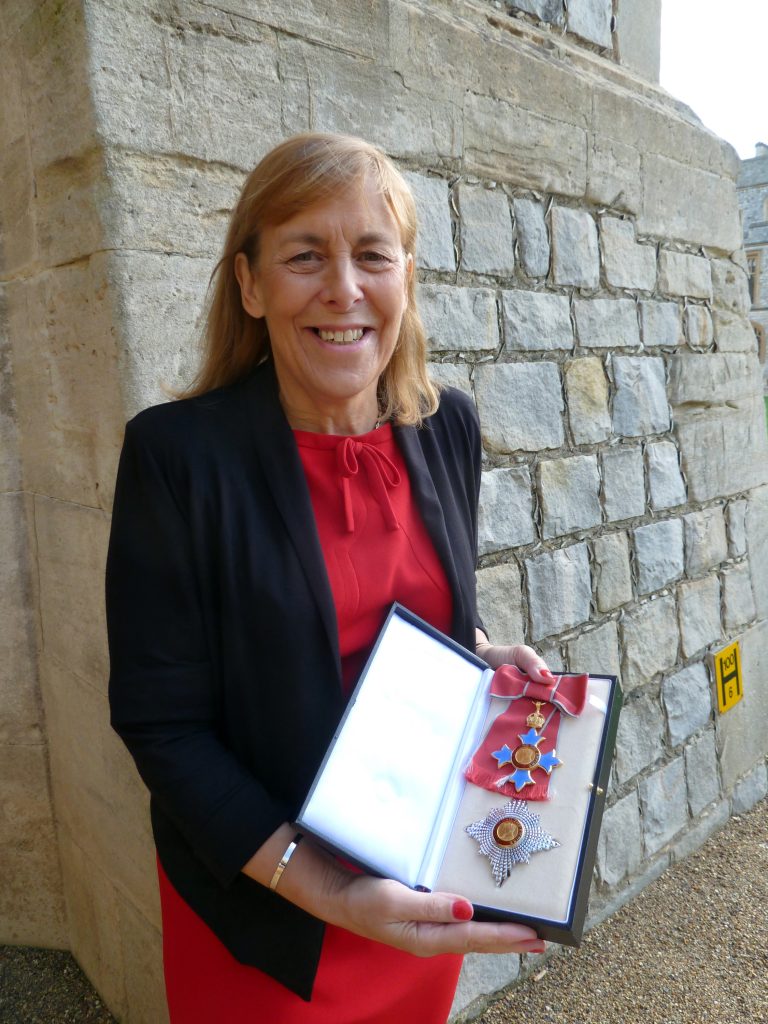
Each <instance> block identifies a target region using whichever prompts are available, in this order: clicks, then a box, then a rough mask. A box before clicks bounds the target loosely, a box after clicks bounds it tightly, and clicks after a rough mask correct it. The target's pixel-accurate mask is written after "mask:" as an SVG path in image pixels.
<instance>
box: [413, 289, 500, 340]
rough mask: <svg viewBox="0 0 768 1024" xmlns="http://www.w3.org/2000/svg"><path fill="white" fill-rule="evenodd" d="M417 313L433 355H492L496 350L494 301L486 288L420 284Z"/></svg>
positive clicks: (497, 333) (496, 336) (496, 335)
mask: <svg viewBox="0 0 768 1024" xmlns="http://www.w3.org/2000/svg"><path fill="white" fill-rule="evenodd" d="M419 311H420V312H421V316H422V320H423V321H424V328H425V330H426V332H427V343H428V344H429V347H430V349H431V350H432V351H433V352H483V351H490V352H495V351H496V349H497V348H498V347H499V344H500V338H499V324H498V319H497V317H496V297H495V295H494V293H493V292H492V291H491V290H490V289H489V288H453V287H451V286H450V285H447V284H422V285H420V286H419Z"/></svg>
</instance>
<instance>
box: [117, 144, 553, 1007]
mask: <svg viewBox="0 0 768 1024" xmlns="http://www.w3.org/2000/svg"><path fill="white" fill-rule="evenodd" d="M415 238H416V215H415V209H414V203H413V198H412V197H411V195H410V192H409V191H408V188H407V185H406V184H405V182H404V180H403V178H402V177H401V176H400V174H399V173H398V172H397V170H396V168H395V167H394V166H393V165H392V164H391V163H390V161H389V160H388V159H387V158H386V157H385V156H384V155H383V154H382V153H380V152H379V151H378V150H377V149H375V148H374V147H372V146H370V145H368V144H367V143H365V142H363V141H362V140H360V139H353V138H348V137H345V136H334V135H304V136H298V137H296V138H294V139H289V140H288V141H287V142H285V143H283V144H282V145H281V146H279V147H278V148H277V149H276V150H274V151H273V152H272V153H270V154H268V155H267V156H266V157H265V158H264V160H263V161H262V162H261V164H259V166H258V167H257V168H256V169H255V170H254V171H253V173H252V174H251V175H250V176H249V178H248V179H247V181H246V183H245V185H244V188H243V192H242V195H241V197H240V200H239V202H238V204H237V207H236V209H235V211H234V213H233V217H232V222H231V225H230V229H229V232H228V235H227V239H226V244H225V250H224V255H223V256H222V259H221V260H220V261H219V264H218V266H217V268H216V271H215V274H214V281H215V284H214V293H213V300H212V303H211V307H210V311H209V317H208V331H207V340H208V349H207V354H206V358H205V361H204V364H203V367H202V369H201V372H200V375H199V376H198V379H197V381H196V382H195V384H194V386H193V388H192V389H191V390H190V392H189V393H188V394H187V396H186V397H185V398H184V399H183V400H181V401H178V402H175V403H171V404H168V405H164V406H159V407H157V408H154V409H148V410H145V412H143V413H141V414H140V415H139V416H137V417H136V418H135V419H134V420H133V421H131V423H129V424H128V428H127V430H126V438H125V444H124V447H123V453H122V456H121V460H120V469H119V474H118V481H117V487H116V493H115V503H114V514H113V524H112V536H111V540H110V550H109V560H108V567H107V599H108V602H107V603H108V626H109V643H110V658H111V676H110V699H111V705H112V720H113V724H114V726H115V728H116V729H117V730H118V732H119V733H120V735H121V736H122V737H123V739H124V740H125V742H126V744H127V746H128V747H129V749H130V751H131V753H132V754H133V756H134V758H135V760H136V764H137V766H138V769H139V771H140V773H141V775H142V777H143V779H144V781H145V782H146V784H147V786H148V787H149V789H150V792H151V797H152V799H151V808H152V825H153V831H154V837H155V842H156V845H157V851H158V874H159V880H160V896H161V905H162V914H163V949H164V965H165V976H166V988H167V993H168V1003H169V1009H170V1016H171V1021H172V1022H173V1024H197V1022H198V1021H212V1020H224V1021H227V1024H239V1022H243V1024H245V1022H246V1021H248V1022H250V1021H253V1020H256V1019H258V1020H263V1021H274V1022H280V1024H293V1022H296V1024H299V1022H301V1024H362V1022H366V1024H390V1022H391V1021H393V1020H396V1019H402V1020H403V1021H415V1020H418V1021H419V1022H420V1024H442V1022H444V1021H445V1019H446V1016H447V1014H448V1012H449V1008H450V1005H451V1001H452V998H453V993H454V989H455V986H456V980H457V977H458V971H459V967H460V963H461V958H460V956H458V955H456V954H460V953H464V952H468V951H470V950H476V951H480V952H497V953H499V952H509V951H518V952H537V951H541V950H542V949H543V943H541V942H540V941H539V939H538V938H537V937H536V934H535V933H534V932H533V930H532V929H530V928H527V927H525V926H522V925H516V924H490V923H476V922H474V921H472V920H471V918H472V906H471V904H470V903H469V902H468V901H467V900H466V899H464V898H463V897H462V896H461V895H460V894H455V893H423V892H413V891H411V890H410V889H408V888H407V887H405V886H403V885H401V884H400V883H397V882H394V881H388V880H385V879H379V878H370V877H368V876H366V875H363V874H360V873H358V872H356V871H353V870H351V869H350V868H349V866H347V865H345V864H343V863H341V862H339V861H338V860H336V859H335V858H333V857H330V856H329V855H327V854H325V853H324V852H323V851H322V850H321V849H320V848H319V847H318V846H316V845H315V844H314V843H313V842H312V841H311V839H309V838H303V837H301V836H300V835H299V834H297V832H296V829H295V827H293V826H292V825H291V824H290V822H291V821H293V820H295V816H296V815H297V813H298V810H299V808H300V807H301V804H302V802H303V799H304V797H305V795H306V793H307V790H308V788H309V786H310V784H311V782H312V779H313V777H314V774H315V772H316V769H317V767H318V765H319V764H320V762H321V760H322V757H323V754H324V752H325V749H326V747H327V745H328V742H329V741H330V739H331V737H332V736H333V733H334V730H335V729H336V727H337V726H338V723H339V720H340V718H341V715H342V713H343V710H344V706H345V701H346V699H347V697H348V695H349V693H350V692H351V689H352V687H353V686H354V683H355V681H356V678H357V676H358V674H359V671H360V668H361V666H362V664H363V663H364V661H365V659H366V657H367V654H368V652H369V651H370V648H371V646H372V644H373V642H374V639H375V637H376V634H377V631H378V629H379V627H380V626H381V624H382V622H383V620H384V618H385V615H386V612H387V610H388V608H389V607H390V605H391V604H392V602H393V601H395V600H397V601H400V602H401V603H402V604H404V605H406V606H408V607H410V608H411V609H412V610H413V611H415V612H416V613H417V614H419V615H421V616H422V617H423V618H425V619H427V620H428V621H429V622H431V623H432V624H433V625H435V626H436V627H437V628H439V629H441V630H443V631H444V632H447V633H450V635H451V636H452V637H453V638H454V639H455V640H457V641H458V642H459V643H461V644H463V645H464V646H467V647H470V648H473V647H475V646H477V649H478V650H481V651H482V655H483V657H484V658H486V660H487V661H488V662H489V663H490V664H492V665H494V666H497V665H499V664H501V663H503V662H505V661H511V662H512V663H514V664H517V665H518V666H519V667H520V668H522V669H524V670H525V671H527V672H528V673H529V674H530V675H531V677H532V678H533V679H536V680H538V681H543V680H545V679H546V678H547V676H548V675H549V673H548V670H547V669H546V666H545V665H544V663H543V662H542V660H541V658H539V657H538V655H536V654H535V652H534V651H533V650H531V648H528V647H525V646H521V645H518V646H511V647H496V646H493V645H491V644H490V643H489V642H488V639H487V637H486V636H485V634H484V633H483V632H482V630H481V628H480V624H479V621H478V618H477V610H476V597H475V575H474V573H475V562H476V535H477V501H478V491H479V486H480V462H481V451H480V432H479V427H478V423H477V417H476V414H475V409H474V406H473V404H472V402H471V401H470V400H469V399H468V398H467V397H466V396H465V395H463V394H461V393H458V392H455V391H452V390H450V389H446V390H445V391H443V392H442V393H441V394H440V395H438V392H437V391H436V389H435V388H434V387H433V385H432V384H431V383H430V381H429V379H428V377H427V368H426V359H425V341H424V331H423V328H422V326H421V321H420V320H419V316H418V311H417V308H416V296H415V290H414V272H413V266H414V252H415ZM296 751H298V752H300V753H299V756H295V753H294V752H296ZM405 841H407V837H406V839H405Z"/></svg>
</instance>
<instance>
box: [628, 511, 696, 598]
mask: <svg viewBox="0 0 768 1024" xmlns="http://www.w3.org/2000/svg"><path fill="white" fill-rule="evenodd" d="M634 544H635V565H636V568H637V592H638V593H639V594H650V593H651V592H652V591H654V590H660V589H661V588H662V587H665V586H667V584H669V583H673V582H674V581H675V580H678V579H680V577H681V576H682V575H683V569H684V558H683V524H682V522H681V520H679V519H664V520H662V521H660V522H656V523H649V524H648V525H647V526H639V527H638V528H637V529H636V530H635V531H634Z"/></svg>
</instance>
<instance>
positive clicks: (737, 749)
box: [715, 620, 768, 792]
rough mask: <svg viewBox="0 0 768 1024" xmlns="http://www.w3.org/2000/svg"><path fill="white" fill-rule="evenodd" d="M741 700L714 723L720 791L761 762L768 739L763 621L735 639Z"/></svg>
mask: <svg viewBox="0 0 768 1024" xmlns="http://www.w3.org/2000/svg"><path fill="white" fill-rule="evenodd" d="M739 646H740V649H741V669H742V673H743V676H744V696H743V697H742V699H741V700H740V701H739V702H738V703H737V704H735V705H734V706H733V707H732V708H731V709H730V711H728V712H727V713H726V714H724V715H718V716H717V718H716V720H715V728H716V730H717V745H718V749H719V751H720V771H721V774H722V779H723V789H724V790H725V791H726V792H728V791H729V790H731V789H733V787H734V785H735V784H736V782H737V780H738V779H740V778H741V776H742V775H744V774H745V773H746V772H748V771H751V770H752V769H753V768H754V766H755V765H756V764H757V763H758V761H764V760H765V737H766V735H768V653H767V652H768V623H766V622H765V621H764V620H763V621H761V622H759V623H757V624H756V625H754V626H752V627H750V628H749V629H747V630H746V631H745V632H744V633H742V635H741V636H740V637H739Z"/></svg>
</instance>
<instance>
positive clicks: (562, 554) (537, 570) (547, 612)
mask: <svg viewBox="0 0 768 1024" xmlns="http://www.w3.org/2000/svg"><path fill="white" fill-rule="evenodd" d="M525 567H526V573H527V577H528V609H529V612H530V616H531V637H532V639H533V640H534V641H536V640H540V639H542V638H543V637H546V636H551V635H552V634H554V633H561V632H562V631H563V630H565V629H570V628H571V627H572V626H579V625H581V623H582V622H586V621H587V619H588V618H589V606H590V600H591V597H592V587H591V584H590V578H589V556H588V554H587V545H586V544H573V545H571V546H570V547H567V548H561V549H560V550H558V551H547V552H544V553H543V554H541V555H537V556H536V557H535V558H527V559H526V561H525Z"/></svg>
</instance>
